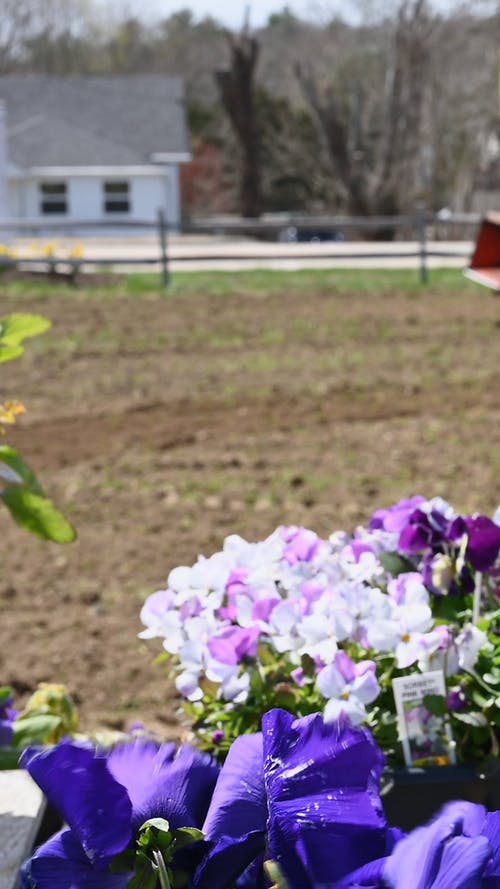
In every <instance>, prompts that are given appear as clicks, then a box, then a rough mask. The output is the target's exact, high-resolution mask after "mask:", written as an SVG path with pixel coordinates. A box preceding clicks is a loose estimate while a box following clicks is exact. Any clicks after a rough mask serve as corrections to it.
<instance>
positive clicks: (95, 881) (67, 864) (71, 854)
mask: <svg viewBox="0 0 500 889" xmlns="http://www.w3.org/2000/svg"><path fill="white" fill-rule="evenodd" d="M20 877H21V885H22V887H23V889H124V887H125V886H126V885H127V883H128V881H129V879H130V877H131V873H124V874H111V873H107V872H106V871H102V870H98V869H97V868H95V867H93V866H92V865H91V863H90V861H89V859H88V857H87V855H86V854H85V852H84V851H83V849H82V847H81V845H80V843H79V842H78V840H77V838H76V837H75V835H74V834H73V832H72V831H71V830H68V829H67V828H66V829H65V830H62V831H60V832H59V833H56V834H54V836H53V837H51V838H50V840H48V841H47V842H46V843H44V844H43V846H40V848H39V849H37V850H36V851H35V853H34V854H33V856H32V857H31V858H30V859H29V861H27V862H26V863H25V864H24V865H23V867H22V869H21V874H20Z"/></svg>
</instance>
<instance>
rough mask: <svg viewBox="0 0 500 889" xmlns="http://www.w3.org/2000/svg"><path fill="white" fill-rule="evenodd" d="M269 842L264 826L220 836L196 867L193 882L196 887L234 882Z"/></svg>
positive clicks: (219, 888)
mask: <svg viewBox="0 0 500 889" xmlns="http://www.w3.org/2000/svg"><path fill="white" fill-rule="evenodd" d="M265 844H266V838H265V831H264V830H254V831H250V832H249V833H246V834H243V835H242V836H239V837H234V836H231V837H228V836H221V837H219V839H218V840H217V842H216V843H215V844H214V846H213V847H212V849H211V850H210V851H209V852H208V854H207V855H205V857H204V859H203V861H202V863H201V864H200V866H199V868H198V870H197V871H196V873H195V876H194V879H193V886H194V887H195V889H227V887H232V886H234V884H235V882H236V881H237V879H238V877H240V876H241V875H242V874H244V872H245V871H246V869H247V868H248V866H249V865H251V864H252V862H254V861H255V859H256V858H258V857H259V856H261V855H262V853H263V851H264V848H265ZM254 885H255V882H254Z"/></svg>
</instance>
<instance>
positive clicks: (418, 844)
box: [384, 802, 491, 889]
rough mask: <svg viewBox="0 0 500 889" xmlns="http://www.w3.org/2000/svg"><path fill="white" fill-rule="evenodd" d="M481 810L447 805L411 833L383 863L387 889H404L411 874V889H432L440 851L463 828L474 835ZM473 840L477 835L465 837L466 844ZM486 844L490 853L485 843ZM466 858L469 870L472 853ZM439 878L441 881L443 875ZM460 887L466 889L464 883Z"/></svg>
mask: <svg viewBox="0 0 500 889" xmlns="http://www.w3.org/2000/svg"><path fill="white" fill-rule="evenodd" d="M484 811H485V810H484V808H483V807H482V806H478V805H477V806H476V805H474V803H466V802H458V803H450V804H449V805H447V806H445V807H444V808H443V809H442V810H441V811H440V812H439V814H438V815H437V817H436V818H435V819H434V820H433V821H431V822H430V823H429V824H427V825H426V826H425V827H418V828H417V829H416V830H414V831H412V832H411V833H410V834H409V835H408V836H407V837H406V838H405V839H404V840H402V841H401V842H400V843H398V844H397V845H396V847H395V849H394V852H393V854H392V855H391V856H390V858H388V860H387V864H386V867H385V871H384V876H385V878H386V880H387V883H388V884H389V886H391V887H392V889H407V887H408V874H415V875H418V877H417V878H416V880H415V883H414V886H413V887H412V889H430V887H434V881H435V880H436V879H437V877H438V874H439V873H440V868H441V863H442V860H443V855H444V849H445V848H446V847H447V846H448V845H449V844H450V842H451V840H452V839H453V838H456V837H457V836H458V835H459V834H462V833H463V831H464V827H465V829H466V831H470V832H471V833H472V832H473V833H475V834H476V831H477V829H478V827H479V825H480V823H481V820H484ZM476 838H477V834H476V836H474V837H473V838H470V837H468V836H466V837H465V839H466V841H467V842H470V843H473V842H474V841H475V840H476ZM486 842H487V841H486ZM487 845H488V848H490V854H491V847H490V846H489V843H488V842H487ZM481 848H482V847H481ZM471 849H472V847H471ZM470 855H471V859H470V861H471V867H473V866H474V862H475V861H476V852H474V851H471V853H470ZM450 866H451V864H450ZM464 872H465V871H464ZM440 879H441V877H440ZM443 879H445V877H444V876H443ZM438 885H440V886H442V889H445V887H446V886H450V887H451V886H452V884H448V883H446V882H443V883H442V884H441V883H440V884H438ZM460 885H462V884H460ZM463 885H464V887H465V886H467V887H468V884H467V883H464V884H463ZM473 886H475V883H474V882H473V883H471V887H473ZM453 889H455V887H453Z"/></svg>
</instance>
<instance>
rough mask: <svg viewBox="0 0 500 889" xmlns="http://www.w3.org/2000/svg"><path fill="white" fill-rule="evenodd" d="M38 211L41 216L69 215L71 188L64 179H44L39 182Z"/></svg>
mask: <svg viewBox="0 0 500 889" xmlns="http://www.w3.org/2000/svg"><path fill="white" fill-rule="evenodd" d="M38 212H39V214H40V215H41V216H67V215H68V212H69V188H68V183H67V181H66V180H64V179H57V180H56V179H42V180H40V181H39V182H38Z"/></svg>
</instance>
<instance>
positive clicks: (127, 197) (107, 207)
mask: <svg viewBox="0 0 500 889" xmlns="http://www.w3.org/2000/svg"><path fill="white" fill-rule="evenodd" d="M131 191H132V190H131V187H130V180H128V179H104V180H103V182H102V199H103V201H102V211H103V213H104V215H105V216H129V215H130V213H131V211H132V195H131Z"/></svg>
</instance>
